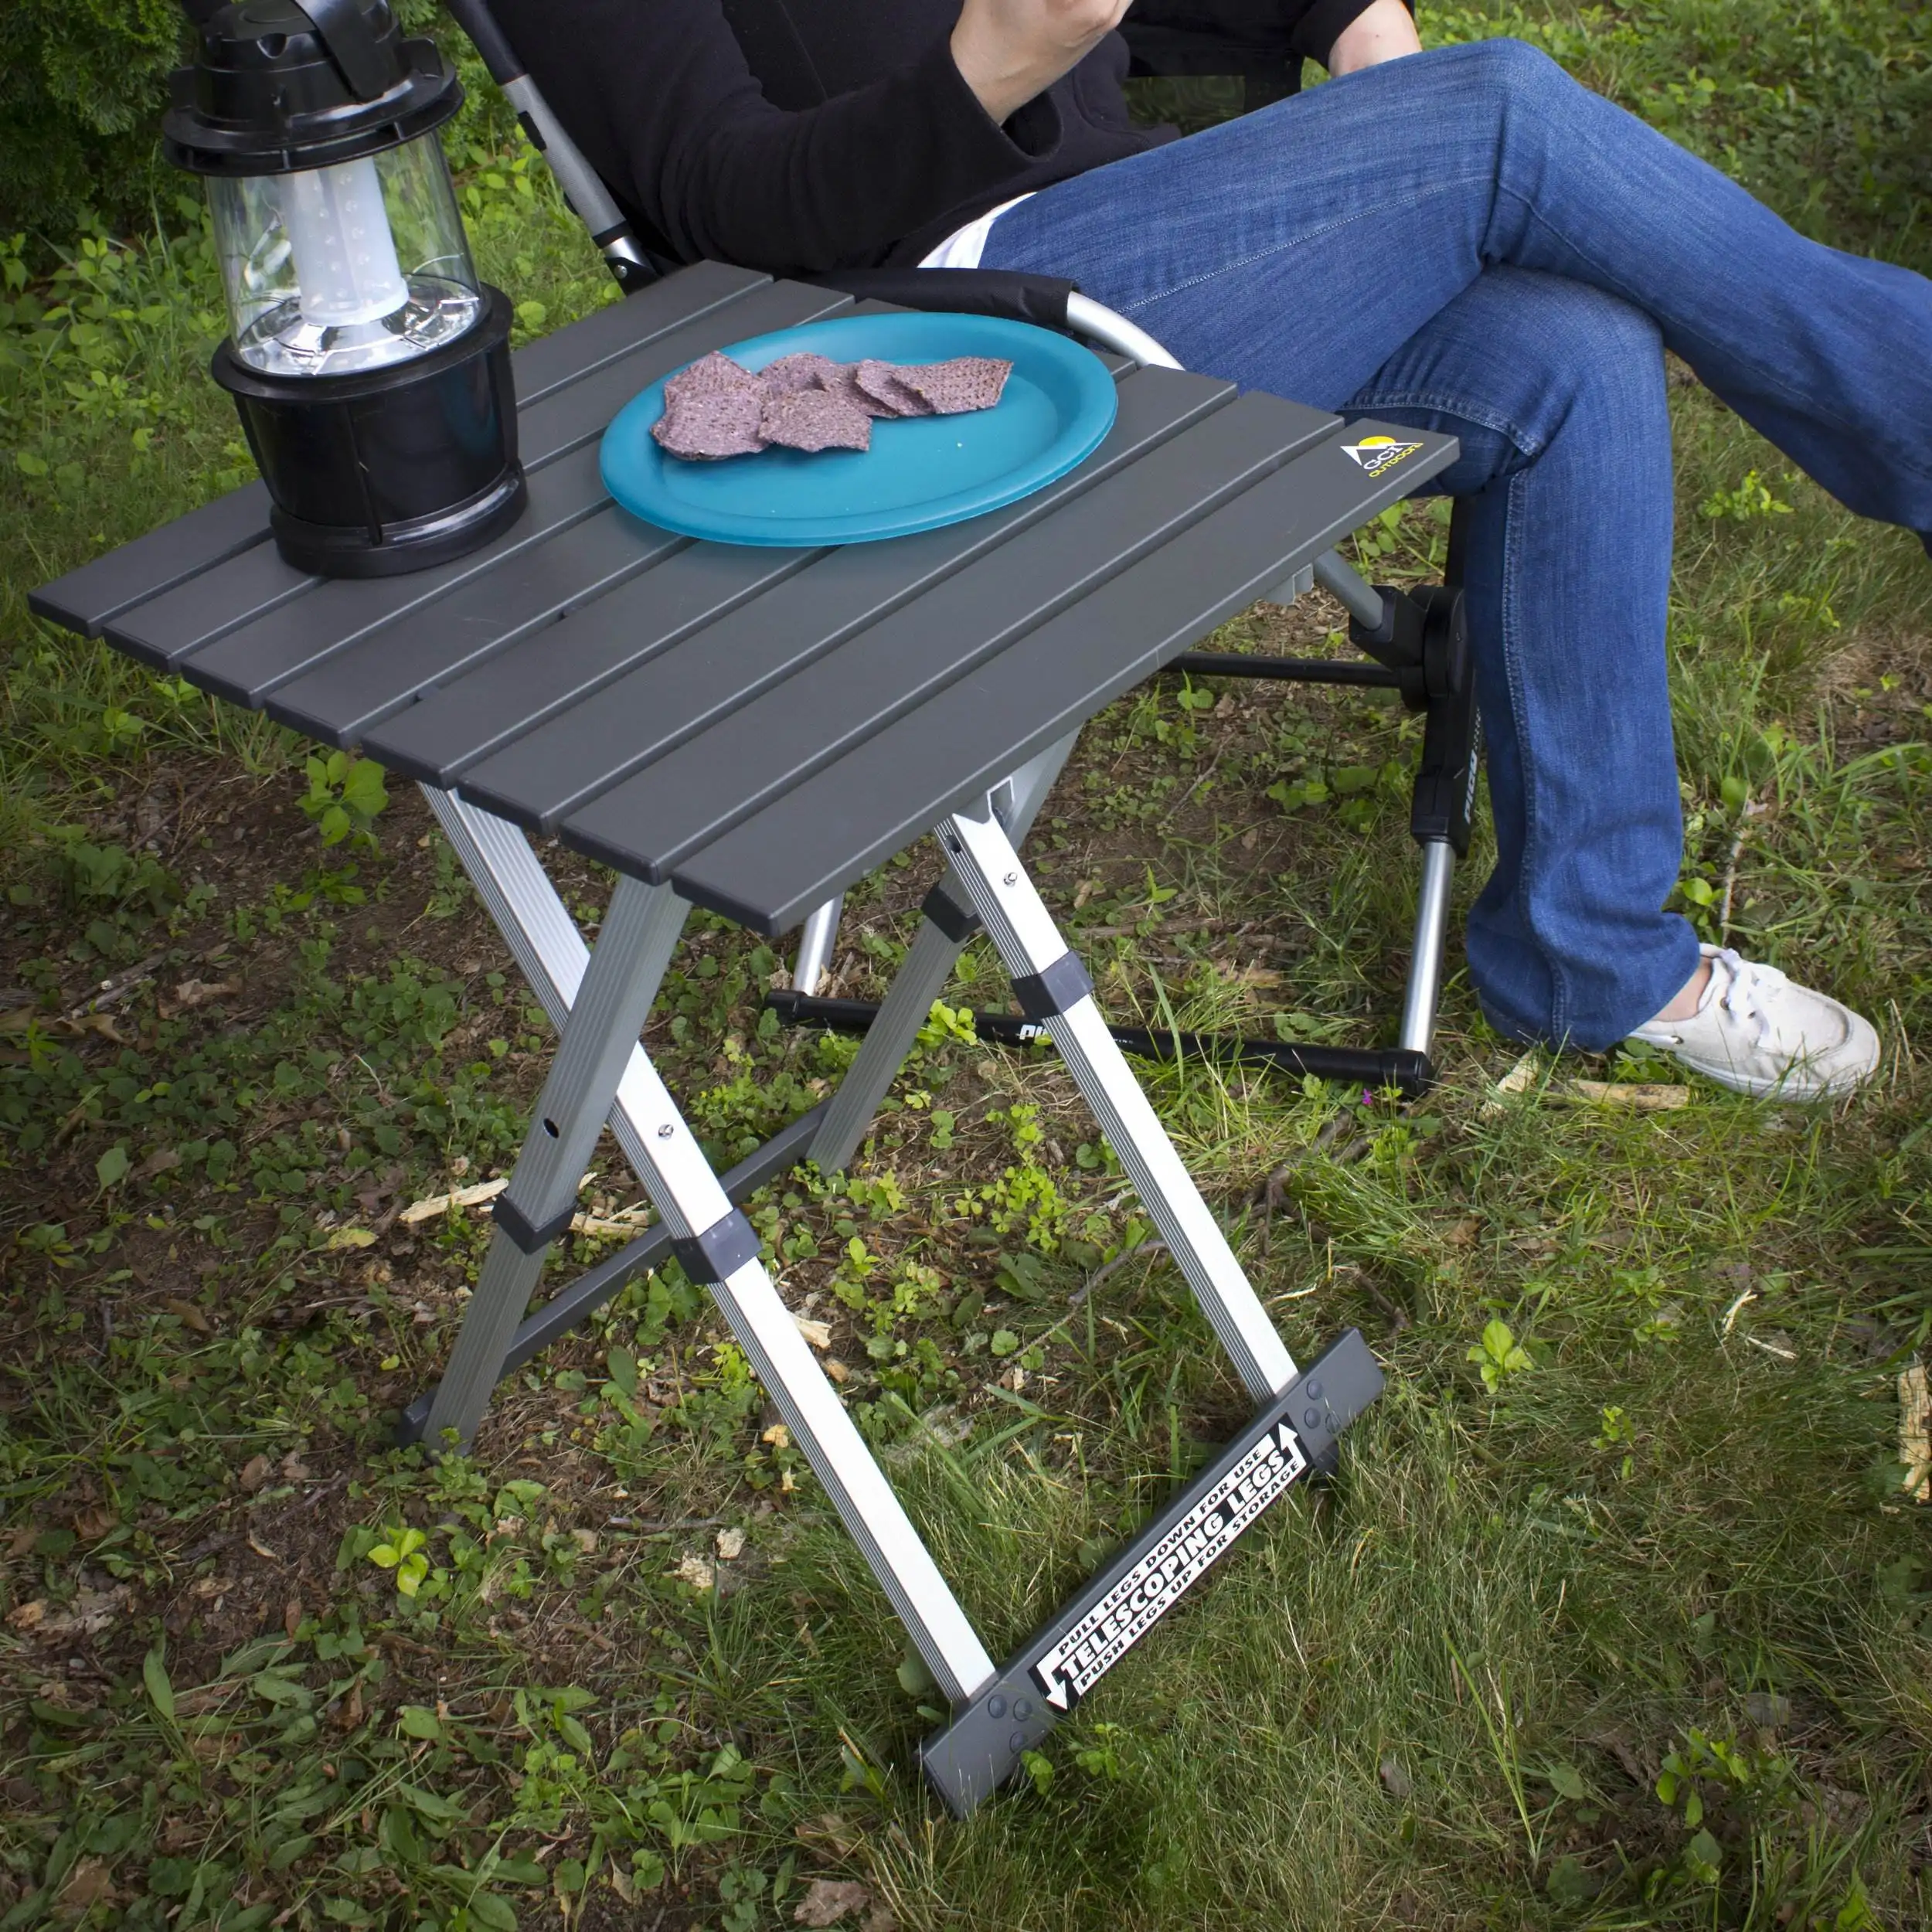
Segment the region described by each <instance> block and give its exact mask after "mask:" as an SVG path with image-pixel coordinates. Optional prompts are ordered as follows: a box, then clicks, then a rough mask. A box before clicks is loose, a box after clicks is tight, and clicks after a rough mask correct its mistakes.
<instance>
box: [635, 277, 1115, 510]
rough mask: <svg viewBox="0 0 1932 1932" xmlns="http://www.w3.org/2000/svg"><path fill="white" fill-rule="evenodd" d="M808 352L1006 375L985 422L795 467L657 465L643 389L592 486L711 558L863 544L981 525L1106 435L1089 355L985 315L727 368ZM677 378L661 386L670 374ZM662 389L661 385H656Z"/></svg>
mask: <svg viewBox="0 0 1932 1932" xmlns="http://www.w3.org/2000/svg"><path fill="white" fill-rule="evenodd" d="M807 349H815V350H816V351H817V352H818V353H819V354H820V355H829V356H831V357H832V359H833V360H834V361H835V362H859V361H862V360H863V359H865V358H866V357H867V356H876V358H878V359H879V360H880V361H881V362H945V361H947V359H949V358H951V357H952V356H954V355H998V356H1002V357H1004V358H1005V359H1008V360H1009V361H1010V362H1012V365H1013V372H1012V375H1011V376H1009V377H1008V378H1007V382H1006V388H1005V393H1003V394H1002V396H1001V397H1000V400H999V406H998V408H997V409H990V410H975V411H974V412H972V413H970V414H968V415H964V416H926V417H912V418H910V419H906V420H884V421H879V422H875V423H873V424H872V447H871V448H870V449H869V450H868V451H865V452H864V453H863V454H860V453H859V451H855V450H827V451H821V453H820V454H818V455H815V456H808V455H806V454H803V453H802V452H801V451H796V450H767V451H764V453H763V454H761V455H758V456H736V457H729V458H727V459H726V461H723V462H719V463H687V462H684V461H681V460H680V459H679V458H678V457H668V456H666V455H665V453H664V452H663V451H662V450H661V449H660V448H659V447H658V444H657V443H656V442H655V440H654V439H653V438H652V437H651V425H652V424H653V423H655V422H656V421H657V420H658V417H661V416H662V414H663V413H664V383H661V382H660V383H652V384H651V386H650V387H649V388H648V389H646V390H645V392H644V393H643V394H642V395H641V396H634V397H633V398H632V399H631V401H630V402H628V403H626V404H625V405H624V407H623V408H622V409H621V410H619V411H618V412H617V416H616V417H615V418H614V420H612V422H611V427H610V428H609V429H607V430H605V431H604V447H603V451H602V464H603V470H604V488H606V489H607V490H608V491H609V492H611V495H613V496H614V497H615V498H617V501H618V502H620V503H621V504H622V505H624V508H625V509H627V510H628V511H630V512H631V514H632V515H634V516H640V517H642V518H643V519H645V522H648V523H655V524H657V525H658V526H660V527H661V528H662V529H667V530H675V531H677V532H679V534H680V535H682V536H697V537H709V538H710V539H713V541H714V542H716V543H763V544H772V545H792V546H816V545H819V544H828V543H872V542H873V541H875V540H876V539H879V538H881V537H888V536H907V535H909V534H910V532H913V531H914V530H934V529H938V528H940V526H942V525H944V524H947V523H958V522H964V519H966V518H968V517H969V516H980V515H984V514H985V512H987V511H988V510H996V509H999V508H1000V506H1001V505H1002V504H1006V503H1012V502H1018V501H1019V498H1022V497H1023V496H1026V495H1030V494H1031V493H1032V492H1033V491H1035V490H1037V489H1039V488H1042V487H1043V485H1046V484H1049V483H1050V482H1052V481H1053V479H1054V478H1056V477H1057V476H1064V475H1065V474H1066V472H1067V471H1069V470H1070V469H1071V468H1073V466H1074V464H1077V463H1078V462H1080V461H1082V460H1083V458H1085V457H1087V456H1089V455H1090V454H1092V453H1093V451H1094V448H1095V447H1097V445H1098V444H1099V443H1100V439H1101V438H1102V437H1104V436H1105V435H1106V434H1107V431H1108V430H1110V429H1111V428H1112V427H1114V407H1115V399H1114V379H1113V377H1112V376H1110V375H1109V374H1108V373H1107V368H1106V366H1105V365H1104V363H1103V362H1101V361H1100V359H1099V358H1098V357H1097V356H1096V355H1094V354H1093V353H1092V352H1090V351H1089V350H1087V349H1083V348H1081V347H1080V345H1079V344H1078V343H1077V342H1070V341H1069V340H1068V339H1067V338H1066V337H1065V336H1063V335H1055V334H1054V333H1053V332H1052V331H1051V330H1050V329H1044V328H1033V327H1032V326H1031V325H1029V324H1028V323H1026V322H1009V321H1000V320H998V319H997V318H995V317H992V316H987V315H927V314H917V315H912V314H909V315H845V316H836V317H833V318H831V319H829V320H828V321H822V322H808V323H806V324H805V325H804V326H803V327H802V328H787V329H781V330H780V331H779V332H777V334H776V335H759V336H756V337H754V338H753V339H752V340H751V341H750V342H734V343H733V344H732V345H730V347H729V348H728V349H726V351H725V353H726V355H729V356H730V357H731V358H732V359H733V361H734V362H741V363H743V365H744V366H745V367H746V368H747V369H763V368H764V366H765V365H766V364H767V362H776V361H777V359H778V358H779V357H780V356H781V355H797V354H798V353H800V352H803V351H804V350H807ZM674 373H675V372H674ZM667 380H668V378H667Z"/></svg>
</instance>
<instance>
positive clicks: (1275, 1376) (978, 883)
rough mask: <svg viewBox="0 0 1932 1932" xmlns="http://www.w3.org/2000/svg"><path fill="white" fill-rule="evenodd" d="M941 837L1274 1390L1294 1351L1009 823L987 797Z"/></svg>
mask: <svg viewBox="0 0 1932 1932" xmlns="http://www.w3.org/2000/svg"><path fill="white" fill-rule="evenodd" d="M939 842H940V846H941V847H942V848H943V849H944V851H945V853H946V855H947V857H948V858H949V859H951V861H952V864H953V869H954V871H955V872H957V874H958V876H959V879H960V881H961V883H962V884H963V885H964V886H965V887H966V889H967V890H968V892H969V893H971V895H972V899H973V904H974V906H975V910H977V911H978V914H979V916H980V917H981V920H983V921H984V922H985V927H986V930H987V934H988V937H990V938H991V939H992V942H993V944H994V945H995V947H997V948H998V952H999V956H1000V957H1001V958H1002V960H1003V961H1005V964H1006V970H1007V971H1008V972H1009V973H1010V974H1011V975H1012V976H1013V990H1014V992H1015V994H1016V995H1018V996H1019V1003H1020V1006H1021V1009H1022V1011H1023V1012H1026V1015H1027V1016H1028V1018H1029V1019H1035V1020H1038V1021H1039V1022H1041V1023H1042V1024H1043V1026H1045V1027H1046V1030H1047V1032H1049V1034H1050V1035H1051V1036H1052V1038H1053V1044H1054V1046H1056V1047H1057V1048H1058V1049H1060V1057H1061V1058H1062V1059H1063V1060H1065V1061H1066V1064H1067V1066H1068V1067H1069V1068H1070V1069H1071V1070H1072V1072H1073V1077H1074V1079H1075V1080H1076V1081H1077V1082H1078V1083H1079V1086H1080V1091H1081V1093H1082V1094H1083V1095H1084V1096H1085V1097H1086V1100H1087V1105H1088V1106H1089V1107H1091V1108H1092V1109H1093V1110H1094V1117H1095V1118H1096V1119H1097V1121H1099V1122H1100V1127H1101V1129H1102V1131H1104V1133H1105V1134H1106V1135H1107V1141H1108V1143H1109V1144H1110V1145H1111V1146H1112V1148H1113V1149H1114V1152H1115V1153H1116V1154H1117V1155H1118V1156H1119V1157H1120V1162H1121V1166H1123V1167H1124V1168H1126V1170H1127V1172H1128V1179H1130V1180H1131V1181H1132V1182H1133V1183H1134V1189H1135V1191H1136V1192H1138V1194H1139V1196H1140V1197H1141V1205H1142V1206H1144V1207H1145V1208H1146V1209H1147V1211H1148V1213H1149V1214H1150V1215H1151V1216H1152V1217H1153V1219H1154V1223H1155V1226H1157V1227H1158V1228H1159V1230H1160V1231H1161V1238H1162V1240H1164V1241H1165V1243H1167V1247H1168V1253H1170V1254H1172V1256H1173V1257H1174V1260H1175V1264H1176V1265H1177V1266H1178V1267H1179V1269H1180V1270H1181V1272H1182V1274H1184V1275H1185V1277H1187V1281H1188V1285H1189V1287H1191V1288H1192V1289H1193V1291H1194V1293H1195V1297H1196V1299H1197V1300H1198V1301H1199V1303H1200V1304H1201V1310H1202V1313H1203V1314H1204V1315H1206V1317H1207V1318H1208V1321H1209V1323H1210V1324H1211V1325H1213V1329H1214V1332H1215V1333H1216V1335H1219V1337H1220V1338H1221V1343H1222V1345H1223V1347H1224V1348H1225V1349H1226V1350H1227V1352H1228V1354H1229V1355H1230V1357H1231V1358H1232V1359H1233V1362H1234V1366H1235V1369H1236V1372H1237V1373H1238V1374H1239V1375H1240V1378H1241V1379H1242V1381H1243V1383H1245V1384H1246V1385H1247V1389H1248V1393H1250V1395H1252V1396H1253V1397H1254V1398H1255V1400H1257V1401H1261V1400H1265V1399H1266V1398H1267V1397H1268V1396H1272V1395H1276V1394H1278V1393H1280V1392H1281V1390H1282V1389H1285V1388H1286V1387H1287V1386H1288V1383H1290V1381H1291V1380H1292V1379H1293V1378H1294V1358H1293V1357H1292V1356H1291V1355H1290V1354H1289V1353H1288V1351H1287V1347H1286V1345H1284V1343H1283V1342H1282V1340H1281V1336H1280V1335H1279V1334H1278V1333H1277V1332H1276V1330H1275V1326H1274V1323H1273V1322H1272V1321H1270V1320H1269V1319H1268V1317H1267V1311H1265V1310H1264V1308H1262V1306H1261V1304H1260V1301H1258V1300H1257V1298H1256V1296H1255V1293H1254V1291H1253V1288H1251V1287H1250V1286H1249V1285H1248V1279H1247V1276H1246V1275H1245V1274H1243V1273H1242V1271H1241V1264H1240V1262H1239V1261H1237V1260H1236V1259H1235V1258H1234V1251H1233V1249H1232V1248H1230V1247H1229V1246H1228V1243H1227V1237H1226V1236H1225V1235H1224V1234H1223V1233H1222V1232H1221V1225H1220V1223H1219V1222H1218V1221H1217V1220H1216V1219H1215V1218H1214V1215H1213V1211H1212V1210H1211V1209H1209V1206H1208V1204H1207V1203H1206V1202H1205V1201H1204V1200H1202V1198H1201V1193H1200V1190H1199V1189H1198V1188H1197V1187H1196V1185H1194V1180H1193V1177H1192V1175H1190V1174H1189V1172H1188V1171H1187V1169H1186V1168H1185V1167H1184V1166H1183V1165H1182V1163H1181V1157H1180V1156H1179V1155H1178V1154H1176V1153H1175V1151H1174V1146H1173V1143H1172V1141H1169V1140H1168V1137H1167V1132H1166V1130H1165V1128H1163V1127H1162V1125H1161V1123H1160V1121H1159V1120H1158V1118H1157V1117H1156V1116H1155V1112H1154V1109H1153V1107H1151V1105H1150V1104H1149V1103H1148V1098H1147V1096H1146V1095H1145V1094H1143V1093H1142V1092H1141V1088H1140V1083H1139V1082H1138V1081H1137V1080H1135V1079H1134V1075H1133V1073H1132V1070H1131V1069H1130V1068H1129V1067H1128V1063H1127V1060H1126V1056H1124V1054H1123V1053H1121V1049H1120V1048H1119V1047H1118V1046H1116V1045H1115V1044H1114V1037H1113V1036H1112V1035H1111V1033H1110V1032H1108V1031H1107V1022H1106V1021H1105V1020H1104V1019H1102V1018H1101V1016H1100V1009H1098V1008H1097V1006H1096V1005H1094V982H1093V981H1092V980H1091V979H1090V978H1088V976H1087V968H1085V967H1084V966H1083V965H1082V964H1080V961H1079V959H1078V958H1077V957H1075V955H1074V954H1073V953H1072V952H1070V951H1068V949H1067V945H1066V940H1063V938H1062V937H1060V930H1059V928H1058V927H1056V926H1055V925H1054V923H1053V918H1052V916H1051V915H1050V914H1049V913H1048V911H1047V910H1046V906H1045V905H1044V904H1043V903H1042V901H1041V899H1040V896H1039V893H1037V892H1036V891H1035V890H1034V889H1033V882H1032V880H1031V879H1029V878H1028V877H1027V876H1026V869H1025V868H1024V867H1023V866H1022V865H1021V863H1020V859H1019V853H1018V852H1016V851H1015V849H1014V848H1013V842H1012V840H1011V839H1010V838H1008V837H1007V835H1006V831H1005V827H1004V826H1002V825H1001V824H1000V822H999V820H998V818H997V816H996V815H995V814H994V813H993V812H992V811H991V810H990V809H988V811H986V812H985V815H984V816H982V817H971V816H969V815H967V814H965V813H960V814H957V815H955V816H954V817H953V818H949V819H947V820H946V821H945V822H944V824H942V825H940V828H939Z"/></svg>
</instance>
